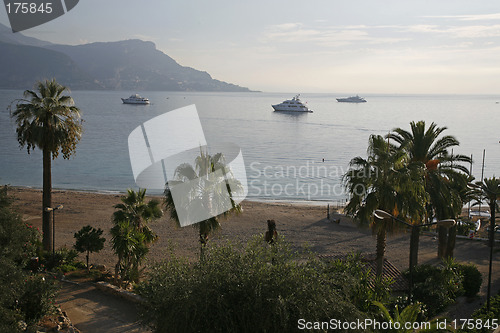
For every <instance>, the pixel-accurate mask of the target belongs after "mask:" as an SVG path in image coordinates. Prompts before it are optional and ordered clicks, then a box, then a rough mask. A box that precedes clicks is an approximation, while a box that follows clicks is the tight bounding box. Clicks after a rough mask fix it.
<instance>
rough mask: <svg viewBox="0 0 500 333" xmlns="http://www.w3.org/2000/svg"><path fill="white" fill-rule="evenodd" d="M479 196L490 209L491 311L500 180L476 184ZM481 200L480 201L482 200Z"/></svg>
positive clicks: (489, 291)
mask: <svg viewBox="0 0 500 333" xmlns="http://www.w3.org/2000/svg"><path fill="white" fill-rule="evenodd" d="M475 187H476V188H477V189H478V192H479V193H478V194H479V196H480V197H481V199H482V198H485V199H486V201H487V202H488V206H489V207H490V214H491V217H490V228H489V246H490V266H489V270H488V293H487V306H486V307H487V310H488V312H489V311H490V295H491V264H492V260H493V246H494V245H495V227H496V226H495V219H496V211H497V210H498V203H497V200H499V199H500V179H499V178H496V177H493V178H486V179H484V180H483V181H482V182H476V186H475ZM481 199H480V200H481Z"/></svg>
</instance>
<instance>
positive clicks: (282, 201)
mask: <svg viewBox="0 0 500 333" xmlns="http://www.w3.org/2000/svg"><path fill="white" fill-rule="evenodd" d="M2 186H7V187H8V188H12V189H26V190H34V191H42V190H43V189H42V188H41V187H37V186H22V185H8V184H5V185H2ZM134 190H137V189H134ZM55 192H75V193H89V194H102V195H124V194H126V193H127V192H126V191H119V190H98V189H71V188H59V187H53V188H52V193H55ZM146 196H148V197H152V198H153V197H156V198H158V197H162V195H161V194H147V191H146ZM344 200H345V199H344ZM344 200H341V201H334V200H331V201H327V200H300V199H295V200H287V199H260V198H248V197H246V198H245V199H244V200H243V202H245V201H246V202H260V203H264V204H276V205H294V206H321V207H323V206H324V207H326V205H328V204H330V206H332V204H335V205H337V206H340V205H341V202H344Z"/></svg>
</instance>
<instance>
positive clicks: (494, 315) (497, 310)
mask: <svg viewBox="0 0 500 333" xmlns="http://www.w3.org/2000/svg"><path fill="white" fill-rule="evenodd" d="M486 305H487V304H486V302H485V303H484V305H483V306H482V307H481V308H479V309H478V310H476V311H474V313H473V314H472V318H473V319H474V320H478V322H481V324H482V325H484V326H487V324H489V325H492V323H493V322H492V320H493V319H496V324H497V325H500V323H499V322H500V294H499V295H497V296H495V297H492V298H491V299H490V311H489V312H488V309H487V307H486ZM460 332H470V333H486V332H491V328H490V329H488V328H487V327H482V328H476V329H464V330H460Z"/></svg>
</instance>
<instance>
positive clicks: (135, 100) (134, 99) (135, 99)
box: [122, 94, 149, 104]
mask: <svg viewBox="0 0 500 333" xmlns="http://www.w3.org/2000/svg"><path fill="white" fill-rule="evenodd" d="M122 102H123V104H149V99H147V98H145V97H141V96H139V94H134V95H131V96H130V97H129V98H122Z"/></svg>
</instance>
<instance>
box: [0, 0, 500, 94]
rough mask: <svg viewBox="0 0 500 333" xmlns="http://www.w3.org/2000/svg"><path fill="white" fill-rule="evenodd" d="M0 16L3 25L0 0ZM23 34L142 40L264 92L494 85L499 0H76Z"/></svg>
mask: <svg viewBox="0 0 500 333" xmlns="http://www.w3.org/2000/svg"><path fill="white" fill-rule="evenodd" d="M55 1H59V0H55ZM0 23H2V24H4V25H7V26H9V22H8V19H7V16H6V10H5V7H3V8H0ZM23 34H25V35H27V36H31V37H35V38H39V39H43V40H47V41H50V42H53V43H61V44H71V45H76V44H83V43H92V42H103V41H118V40H125V39H133V38H139V39H142V40H148V41H152V42H154V43H155V44H156V46H157V48H158V49H160V50H161V51H163V52H165V53H166V54H168V55H169V56H171V57H172V58H174V59H175V60H176V61H177V62H178V63H179V64H181V65H183V66H189V67H193V68H196V69H199V70H203V71H207V72H208V73H210V74H211V75H212V77H214V78H216V79H219V80H222V81H226V82H231V83H234V84H238V85H241V86H245V87H249V88H250V89H252V90H261V91H266V92H294V93H348V94H355V93H358V94H363V93H366V94H369V93H385V94H407V93H445V94H497V92H498V90H499V87H500V2H499V1H498V0H490V1H482V0H474V1H470V0H467V1H463V0H432V1H428V0H415V1H408V0H342V1H339V0H308V1H304V0H301V1H297V0H266V1H262V0H252V1H242V0H211V1H207V0H191V1H189V0H168V1H165V0H143V1H131V0H104V1H103V0H80V2H79V3H78V5H77V6H76V7H75V8H73V9H72V10H71V11H69V12H68V13H66V14H65V15H64V16H61V17H59V18H57V19H55V20H53V21H51V22H48V23H45V24H43V25H40V26H38V27H35V28H32V29H29V30H25V31H23Z"/></svg>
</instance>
